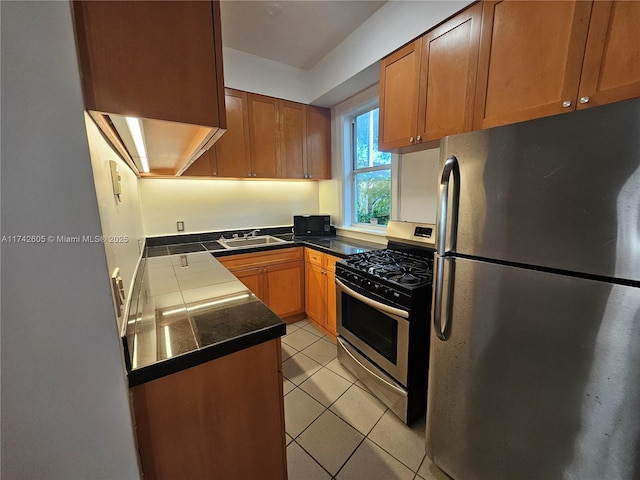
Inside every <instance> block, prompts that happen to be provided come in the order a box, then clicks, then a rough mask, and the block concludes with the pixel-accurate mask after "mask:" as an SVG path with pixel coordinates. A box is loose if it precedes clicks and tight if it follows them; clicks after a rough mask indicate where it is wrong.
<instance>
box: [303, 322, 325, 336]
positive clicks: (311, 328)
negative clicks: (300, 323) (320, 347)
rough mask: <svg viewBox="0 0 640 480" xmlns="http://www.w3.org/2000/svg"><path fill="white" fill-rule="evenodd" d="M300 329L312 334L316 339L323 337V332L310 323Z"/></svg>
mask: <svg viewBox="0 0 640 480" xmlns="http://www.w3.org/2000/svg"><path fill="white" fill-rule="evenodd" d="M302 328H303V329H304V330H306V331H307V332H309V333H312V334H314V335H315V336H316V337H324V332H323V331H321V330H320V329H318V328H317V327H316V326H315V325H314V324H313V323H312V322H310V323H309V324H308V325H305V326H304V327H302Z"/></svg>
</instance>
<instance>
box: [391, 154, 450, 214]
mask: <svg viewBox="0 0 640 480" xmlns="http://www.w3.org/2000/svg"><path fill="white" fill-rule="evenodd" d="M439 162H440V149H439V148H434V149H431V150H424V151H422V152H415V153H405V154H404V155H402V156H401V158H400V168H399V173H400V181H399V182H398V183H399V184H400V186H399V190H400V192H399V201H398V203H399V205H398V210H399V212H398V220H404V221H407V222H421V223H436V210H437V207H438V191H439V187H438V178H439V173H440V163H439Z"/></svg>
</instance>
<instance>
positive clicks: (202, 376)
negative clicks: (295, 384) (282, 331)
mask: <svg viewBox="0 0 640 480" xmlns="http://www.w3.org/2000/svg"><path fill="white" fill-rule="evenodd" d="M131 395H132V400H133V406H134V414H135V421H136V431H137V438H138V447H139V450H140V460H141V464H142V472H143V475H144V478H145V479H157V480H161V479H170V480H173V479H177V478H189V479H191V478H212V479H214V478H220V479H223V478H225V479H226V478H233V479H247V480H253V479H256V478H268V479H286V478H287V461H286V439H285V429H284V400H283V395H282V362H281V352H280V339H279V338H277V339H274V340H270V341H267V342H264V343H261V344H258V345H255V346H253V347H249V348H247V349H244V350H240V351H238V352H235V353H232V354H229V355H226V356H224V357H221V358H217V359H215V360H211V361H209V362H206V363H203V364H201V365H198V366H195V367H192V368H188V369H186V370H183V371H181V372H178V373H174V374H172V375H168V376H166V377H162V378H159V379H157V380H153V381H151V382H148V383H144V384H142V385H139V386H136V387H134V388H132V389H131Z"/></svg>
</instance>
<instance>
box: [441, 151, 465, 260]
mask: <svg viewBox="0 0 640 480" xmlns="http://www.w3.org/2000/svg"><path fill="white" fill-rule="evenodd" d="M452 174H453V191H452V192H453V195H451V206H450V205H449V184H450V183H451V175H452ZM459 199H460V168H459V166H458V159H457V158H456V157H455V155H452V156H450V157H449V158H447V160H446V161H445V162H444V167H442V175H441V177H440V211H439V215H438V237H437V238H436V250H437V251H438V254H439V255H444V254H445V253H447V252H449V251H451V250H454V249H455V247H456V236H457V226H458V202H459ZM449 210H450V211H449ZM448 225H451V228H450V234H451V240H450V241H449V245H447V226H448Z"/></svg>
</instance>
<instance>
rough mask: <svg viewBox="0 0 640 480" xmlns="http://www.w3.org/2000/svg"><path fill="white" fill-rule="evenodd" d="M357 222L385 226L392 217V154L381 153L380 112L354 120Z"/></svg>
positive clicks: (354, 180)
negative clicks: (379, 139) (379, 137)
mask: <svg viewBox="0 0 640 480" xmlns="http://www.w3.org/2000/svg"><path fill="white" fill-rule="evenodd" d="M353 135H354V139H353V145H354V149H353V150H354V152H353V154H354V155H353V156H354V170H353V182H354V204H355V212H354V213H355V218H354V222H355V223H370V224H378V225H386V224H387V222H388V221H389V215H390V214H391V154H390V153H387V152H380V151H378V109H377V108H376V109H375V110H371V111H369V112H366V113H363V114H362V115H359V116H357V117H356V118H355V119H354V131H353Z"/></svg>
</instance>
